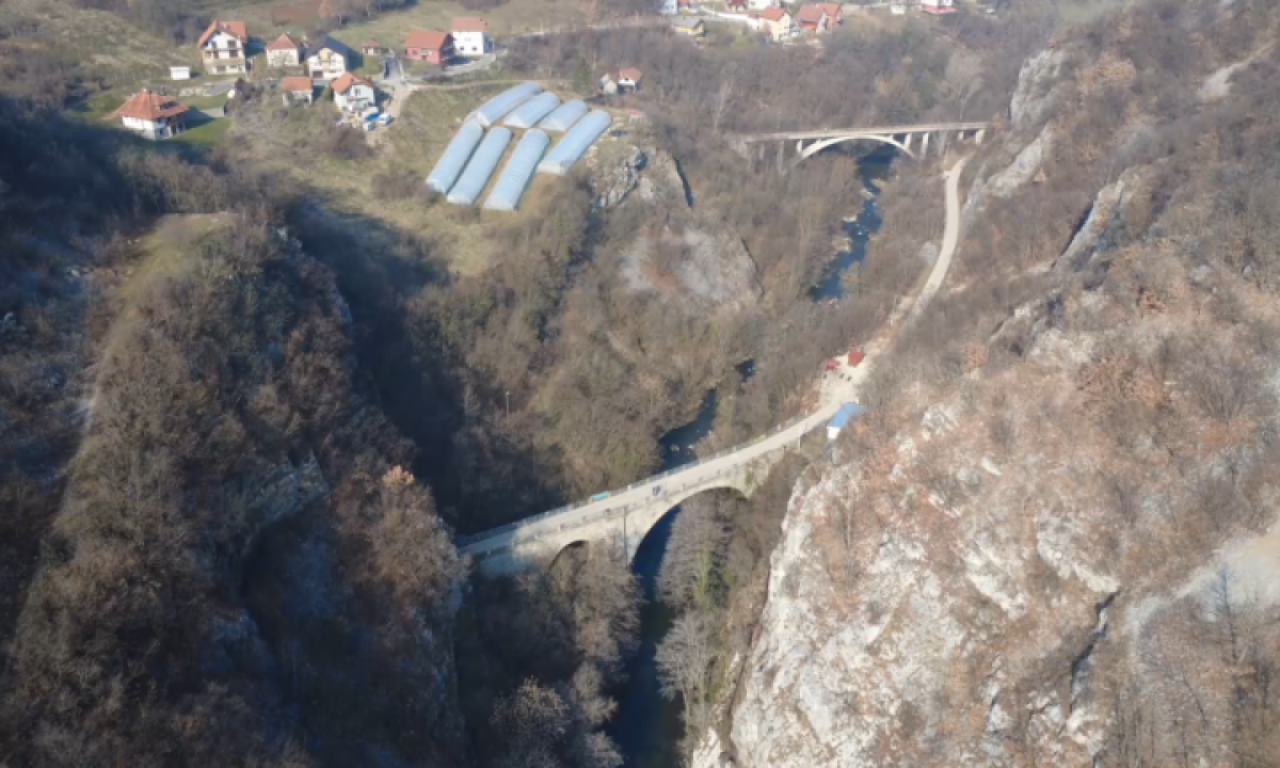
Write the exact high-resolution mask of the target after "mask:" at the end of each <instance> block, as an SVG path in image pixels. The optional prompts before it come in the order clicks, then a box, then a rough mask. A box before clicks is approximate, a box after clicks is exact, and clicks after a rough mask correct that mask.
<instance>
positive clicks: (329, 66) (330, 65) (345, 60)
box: [307, 37, 351, 80]
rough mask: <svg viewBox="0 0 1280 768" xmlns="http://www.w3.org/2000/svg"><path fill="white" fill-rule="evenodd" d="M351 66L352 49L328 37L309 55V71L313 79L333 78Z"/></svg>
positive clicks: (344, 72)
mask: <svg viewBox="0 0 1280 768" xmlns="http://www.w3.org/2000/svg"><path fill="white" fill-rule="evenodd" d="M350 68H351V49H350V48H348V47H347V46H345V45H343V44H342V43H340V42H338V41H337V40H334V39H333V38H332V37H326V38H325V39H324V40H321V41H320V44H319V45H317V46H316V47H315V48H312V49H311V50H310V52H309V54H308V55H307V71H308V72H310V73H311V78H312V79H313V80H333V79H335V78H337V77H339V76H340V75H343V74H346V72H347V70H349V69H350Z"/></svg>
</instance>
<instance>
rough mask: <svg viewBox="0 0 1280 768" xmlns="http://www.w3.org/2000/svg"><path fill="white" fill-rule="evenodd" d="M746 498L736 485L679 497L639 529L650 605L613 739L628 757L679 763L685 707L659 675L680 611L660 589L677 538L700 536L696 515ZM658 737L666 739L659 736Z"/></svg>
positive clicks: (636, 567)
mask: <svg viewBox="0 0 1280 768" xmlns="http://www.w3.org/2000/svg"><path fill="white" fill-rule="evenodd" d="M745 499H746V496H745V494H743V493H742V492H741V491H739V490H738V489H736V488H732V487H720V488H708V489H705V490H700V491H698V492H696V493H692V494H690V495H689V496H687V497H684V498H679V499H676V500H675V502H676V503H674V504H670V505H669V506H666V507H662V508H660V511H658V512H656V513H655V514H654V519H653V521H652V523H651V525H650V526H649V528H648V529H647V530H645V531H639V532H638V533H639V534H640V535H639V536H638V537H637V539H636V540H635V542H634V543H631V544H630V546H629V549H630V551H631V552H633V553H634V555H633V556H632V558H631V572H632V573H633V574H635V576H636V578H637V580H638V581H639V583H640V589H641V592H642V594H643V596H644V599H645V602H644V606H643V608H642V609H641V614H640V648H639V650H638V651H637V653H636V654H635V656H634V657H632V659H631V661H630V662H629V663H628V665H627V679H628V683H627V687H626V690H625V692H624V694H623V696H622V699H621V701H620V702H619V708H618V714H617V716H615V718H614V720H613V725H612V726H611V727H610V735H611V736H612V737H613V739H614V741H615V742H616V743H617V744H618V746H619V747H620V749H621V751H622V754H624V755H628V756H630V757H632V758H634V759H635V760H636V761H637V762H638V763H640V764H642V765H643V764H652V765H677V764H678V763H679V750H678V742H679V737H680V734H681V733H682V732H683V729H684V726H683V723H682V721H681V709H682V705H681V703H680V702H678V701H670V700H668V699H666V698H664V697H663V696H662V692H661V686H660V685H659V683H658V673H657V649H658V644H659V643H661V642H662V640H663V638H664V637H666V634H667V631H668V630H669V629H670V628H671V623H672V621H673V620H674V619H675V618H676V611H675V610H674V609H673V606H672V605H670V604H669V602H668V601H666V600H664V599H663V596H662V594H661V592H662V590H661V589H660V587H659V574H660V573H661V572H662V570H663V567H664V563H665V562H667V556H668V554H669V553H670V552H672V551H673V550H672V549H671V547H670V544H671V538H672V534H673V533H674V534H675V535H676V536H684V535H690V534H692V535H698V533H699V531H698V530H690V529H696V528H698V527H699V526H693V525H690V522H691V521H694V517H695V516H698V517H701V516H703V515H707V514H709V513H714V512H715V511H717V510H716V509H715V507H716V506H717V503H718V502H719V503H720V505H722V506H724V507H727V508H726V509H723V510H720V511H721V512H723V513H725V514H732V512H731V510H732V509H733V508H734V507H735V506H736V505H738V504H741V503H742V502H743V501H745ZM690 513H692V514H690ZM695 522H696V521H695ZM677 523H679V525H677ZM655 734H660V735H661V737H660V738H655Z"/></svg>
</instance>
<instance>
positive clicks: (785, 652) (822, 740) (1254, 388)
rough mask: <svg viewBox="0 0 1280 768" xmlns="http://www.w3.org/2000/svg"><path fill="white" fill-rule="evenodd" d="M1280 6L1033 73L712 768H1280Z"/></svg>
mask: <svg viewBox="0 0 1280 768" xmlns="http://www.w3.org/2000/svg"><path fill="white" fill-rule="evenodd" d="M1277 21H1278V20H1277V17H1276V16H1275V13H1274V7H1273V6H1271V5H1270V4H1268V3H1262V2H1235V3H1228V4H1223V3H1217V2H1202V3H1191V4H1187V3H1166V2H1153V3H1147V4H1144V5H1141V6H1139V7H1137V8H1135V9H1134V10H1132V11H1131V12H1128V13H1126V14H1124V15H1123V16H1119V17H1108V18H1104V19H1101V20H1099V21H1097V22H1094V23H1091V24H1088V25H1084V26H1082V27H1080V28H1079V29H1077V30H1075V31H1073V32H1072V33H1071V34H1069V35H1065V36H1062V37H1060V38H1059V39H1057V40H1056V41H1055V42H1054V43H1053V44H1052V46H1051V47H1049V48H1048V49H1047V50H1045V51H1043V52H1041V53H1039V54H1037V55H1035V56H1033V57H1032V58H1031V59H1029V60H1028V61H1027V62H1026V64H1025V65H1024V66H1023V67H1022V71H1021V75H1020V77H1019V80H1018V85H1017V88H1016V90H1015V92H1014V94H1013V97H1012V100H1011V104H1010V106H1009V110H1008V114H1007V120H1006V122H1005V125H1004V127H1003V130H1002V131H1001V134H1000V136H999V138H998V139H997V140H996V141H995V142H993V143H990V144H988V145H987V146H985V147H984V148H983V149H982V151H981V152H980V153H979V154H978V155H977V157H975V158H973V159H971V160H970V162H969V167H970V168H971V169H973V172H972V179H966V186H967V187H968V188H969V189H970V192H969V196H968V202H967V205H966V232H965V244H964V246H963V248H962V250H961V252H960V253H959V254H958V255H957V260H956V266H955V267H954V268H953V271H952V273H951V276H950V277H949V284H948V287H947V288H946V289H944V291H943V293H942V294H940V296H939V298H938V300H937V301H935V303H934V305H933V306H932V307H931V308H930V309H929V311H928V312H927V313H926V314H925V315H924V316H923V317H922V318H921V320H920V322H919V323H918V324H917V326H916V327H915V328H913V329H912V330H911V332H909V333H908V334H906V335H904V336H903V337H902V338H900V339H899V341H898V343H897V345H896V347H895V350H894V352H893V353H892V354H891V356H890V358H889V359H887V360H882V361H881V362H880V363H879V364H878V366H877V373H876V376H875V377H874V378H873V380H872V381H871V382H870V383H869V384H868V388H867V390H866V391H865V392H864V397H863V402H864V403H866V404H867V405H869V406H870V407H871V408H873V410H874V413H873V415H872V417H870V418H869V419H868V420H866V421H865V422H864V423H863V424H862V425H860V428H859V429H858V430H857V431H856V432H855V433H851V434H848V435H846V436H842V438H841V440H840V442H839V443H838V444H837V446H836V457H835V460H834V463H833V464H832V465H831V466H829V467H822V466H815V467H812V468H810V470H809V471H808V472H807V473H806V474H805V476H804V477H803V478H802V479H801V481H800V482H799V484H798V485H797V487H796V489H795V493H794V495H793V496H792V498H791V502H790V505H789V507H788V511H787V515H786V518H785V520H784V521H783V523H782V540H781V542H780V544H779V546H778V547H777V549H776V550H775V551H774V553H773V557H772V561H771V575H770V579H769V585H768V597H767V601H766V604H765V607H764V610H763V613H762V616H761V622H760V629H759V635H758V637H757V638H756V639H755V641H754V642H753V643H752V644H751V646H750V650H749V652H748V656H747V658H744V659H743V660H742V665H741V668H742V669H743V670H744V672H743V677H742V680H741V683H740V685H739V688H738V690H737V697H736V699H735V700H734V706H733V707H732V713H731V715H729V716H728V717H727V718H726V720H725V721H724V722H723V723H721V728H720V730H719V731H718V733H711V734H706V735H705V736H704V737H703V740H702V743H701V746H700V750H699V753H698V759H697V760H696V761H695V764H697V765H705V766H712V765H717V764H718V760H719V759H720V758H719V756H720V754H721V753H722V752H725V753H728V754H731V755H733V757H734V758H735V763H734V764H736V765H739V766H746V767H748V768H761V767H763V766H769V767H770V768H785V767H787V766H796V767H797V768H798V767H800V766H842V768H849V767H850V766H862V765H866V766H872V765H955V764H989V765H1032V764H1037V765H1038V764H1053V765H1087V764H1093V765H1128V766H1133V765H1173V764H1201V765H1276V764H1278V763H1277V756H1278V755H1280V742H1277V740H1276V739H1277V734H1278V733H1280V722H1277V720H1276V715H1275V713H1276V711H1277V709H1276V705H1277V700H1276V691H1275V688H1274V686H1272V685H1271V684H1270V682H1269V681H1270V680H1271V679H1272V677H1273V675H1274V670H1275V665H1276V663H1277V659H1280V630H1278V629H1277V628H1278V627H1280V623H1278V622H1277V619H1278V618H1280V594H1277V592H1276V590H1275V585H1276V584H1277V583H1280V538H1278V537H1277V533H1276V532H1277V530H1280V528H1277V517H1276V498H1277V493H1278V492H1280V455H1278V454H1277V453H1276V445H1275V441H1274V435H1275V430H1276V428H1277V425H1278V422H1277V394H1278V393H1277V388H1276V371H1277V370H1280V347H1277V345H1276V343H1275V340H1276V338H1277V329H1278V328H1280V325H1277V323H1280V314H1277V306H1280V305H1278V304H1277V302H1276V298H1277V297H1276V293H1275V291H1276V286H1277V282H1276V281H1277V278H1280V272H1278V271H1277V262H1276V260H1275V253H1276V252H1277V249H1276V245H1277V243H1278V242H1280V239H1278V238H1280V214H1278V213H1277V211H1278V209H1277V208H1276V205H1275V200H1276V199H1277V196H1276V193H1277V191H1280V187H1278V186H1277V180H1278V179H1280V175H1278V174H1280V171H1278V170H1277V165H1276V161H1275V154H1274V147H1275V146H1276V145H1277V140H1278V139H1280V120H1278V119H1277V117H1276V113H1275V111H1274V110H1272V109H1269V108H1268V107H1266V106H1265V105H1270V104H1275V103H1277V100H1278V99H1280V92H1277V86H1276V83H1277V79H1276V74H1277V68H1278V67H1280V56H1278V55H1277V47H1276V46H1275V45H1274V41H1275V39H1276V34H1277V32H1278V31H1280V30H1278V28H1277Z"/></svg>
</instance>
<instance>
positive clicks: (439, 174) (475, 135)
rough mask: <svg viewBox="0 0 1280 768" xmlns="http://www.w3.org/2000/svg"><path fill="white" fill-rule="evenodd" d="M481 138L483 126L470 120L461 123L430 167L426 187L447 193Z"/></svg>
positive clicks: (482, 136)
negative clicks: (434, 164) (434, 165)
mask: <svg viewBox="0 0 1280 768" xmlns="http://www.w3.org/2000/svg"><path fill="white" fill-rule="evenodd" d="M482 138H484V129H483V128H481V127H480V126H478V125H476V124H475V123H473V122H471V121H470V120H468V121H467V122H465V123H463V124H462V127H461V128H459V129H458V132H457V133H456V134H454V136H453V140H452V141H450V142H449V146H447V147H445V149H444V154H443V155H441V156H440V159H439V160H437V161H436V167H435V168H432V169H431V174H430V175H429V176H427V187H428V188H430V189H433V190H435V191H436V192H439V193H440V194H442V195H443V194H446V193H448V191H449V190H450V189H451V188H452V187H453V183H454V182H455V181H457V180H458V176H459V175H460V174H461V173H462V169H463V168H464V167H466V165H467V160H468V159H469V158H470V157H471V153H472V152H474V151H475V149H476V145H477V144H479V143H480V139H482Z"/></svg>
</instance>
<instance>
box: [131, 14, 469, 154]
mask: <svg viewBox="0 0 1280 768" xmlns="http://www.w3.org/2000/svg"><path fill="white" fill-rule="evenodd" d="M249 42H250V40H249V30H248V28H247V27H246V25H245V23H244V22H243V21H222V20H217V19H215V20H214V21H213V22H211V23H210V24H209V27H208V28H207V29H206V30H205V31H204V34H202V35H200V37H199V39H197V41H196V47H197V48H198V49H199V50H200V59H201V62H202V64H203V67H204V71H205V73H206V74H208V75H215V76H216V75H230V76H237V75H238V76H243V75H247V74H249V71H250V69H251V63H250V57H249ZM360 48H361V53H362V54H364V55H365V56H395V53H394V52H393V51H391V50H390V49H388V48H387V47H385V46H383V45H382V44H381V43H379V42H378V41H376V40H367V41H365V42H364V44H363V45H361V47H360ZM262 49H263V53H264V54H265V57H264V58H265V61H266V66H267V68H269V69H272V70H282V71H284V72H286V73H288V74H285V75H284V76H283V77H281V78H280V85H279V90H280V94H281V98H282V99H283V100H284V103H285V104H286V105H291V104H310V103H311V102H312V101H313V100H314V98H315V89H316V88H317V87H325V86H327V87H329V88H330V89H331V90H332V91H333V100H334V103H335V104H336V105H337V106H338V109H340V110H341V111H343V112H345V113H353V114H356V113H360V112H363V111H365V110H367V109H369V108H370V107H372V106H374V105H375V104H376V100H377V92H376V90H375V89H374V85H373V83H372V82H370V81H369V80H367V79H365V78H363V77H360V76H359V75H357V74H355V73H354V72H353V71H352V69H353V62H354V59H355V55H354V52H353V51H352V50H351V49H350V48H349V47H348V46H347V45H346V44H344V43H343V42H341V41H340V40H335V39H334V38H332V37H325V38H324V39H323V40H321V41H320V42H319V43H316V44H311V43H308V42H306V41H305V40H299V39H298V38H295V37H294V36H292V35H290V34H287V33H286V34H282V35H280V36H279V37H276V38H275V39H273V40H271V41H269V42H267V43H266V44H265V45H263V46H262ZM489 50H490V41H489V37H488V27H487V25H486V24H485V21H484V19H480V18H475V17H460V18H456V19H454V20H453V23H452V25H451V27H450V31H449V32H441V31H438V30H425V29H415V30H411V31H410V32H409V34H408V35H407V36H406V37H405V40H404V46H403V55H404V57H405V58H406V59H410V60H413V61H422V62H426V63H428V64H434V65H437V66H441V67H443V66H446V65H447V64H449V62H450V61H452V60H453V58H454V57H455V56H480V55H483V54H485V53H487V52H488V51H489ZM170 71H171V76H172V77H173V78H174V79H176V80H185V79H187V78H188V77H190V72H189V68H188V67H172V68H170ZM188 114H189V110H188V109H187V107H185V106H183V105H182V104H179V103H177V102H176V101H174V100H173V99H172V98H170V97H168V96H165V95H163V94H160V93H156V92H153V91H151V90H148V89H143V90H141V91H138V92H137V93H135V94H133V96H131V97H130V98H129V100H128V101H126V102H125V103H124V105H123V106H121V107H120V108H119V109H118V110H116V112H115V116H116V117H119V118H120V120H121V122H122V123H123V125H124V127H125V128H127V129H129V130H131V131H133V132H134V133H137V134H138V135H139V136H142V137H143V138H146V139H150V140H152V141H158V140H160V139H167V138H170V137H172V136H176V135H177V134H179V133H181V132H182V131H184V130H185V129H186V119H187V116H188Z"/></svg>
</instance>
